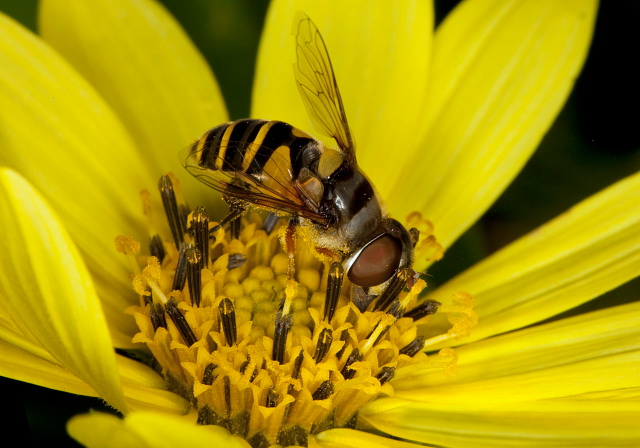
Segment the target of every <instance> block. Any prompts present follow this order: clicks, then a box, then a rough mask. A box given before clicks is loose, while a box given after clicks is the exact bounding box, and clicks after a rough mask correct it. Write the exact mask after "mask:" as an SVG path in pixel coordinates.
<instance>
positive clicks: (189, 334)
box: [166, 299, 197, 347]
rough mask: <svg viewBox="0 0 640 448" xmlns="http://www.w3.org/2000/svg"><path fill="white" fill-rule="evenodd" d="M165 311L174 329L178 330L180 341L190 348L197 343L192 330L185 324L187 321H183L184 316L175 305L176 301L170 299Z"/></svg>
mask: <svg viewBox="0 0 640 448" xmlns="http://www.w3.org/2000/svg"><path fill="white" fill-rule="evenodd" d="M166 311H167V314H168V315H169V317H170V318H171V320H172V321H173V323H174V324H175V326H176V328H178V331H179V332H180V335H181V336H182V339H184V342H185V344H187V346H188V347H191V346H192V345H193V344H195V343H196V341H197V339H196V336H195V335H194V334H193V330H192V329H191V327H190V326H189V324H188V323H187V319H185V317H184V314H182V311H180V310H179V309H178V305H177V304H176V301H175V300H174V299H171V300H169V302H167V308H166Z"/></svg>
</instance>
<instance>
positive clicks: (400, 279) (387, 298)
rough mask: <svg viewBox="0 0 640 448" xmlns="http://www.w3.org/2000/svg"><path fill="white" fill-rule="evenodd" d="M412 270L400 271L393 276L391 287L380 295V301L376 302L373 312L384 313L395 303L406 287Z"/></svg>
mask: <svg viewBox="0 0 640 448" xmlns="http://www.w3.org/2000/svg"><path fill="white" fill-rule="evenodd" d="M408 271H410V269H406V268H405V269H400V270H398V272H396V274H395V275H394V276H393V278H392V279H391V281H390V282H389V285H387V287H386V288H385V290H384V291H383V292H382V294H380V297H378V300H376V303H375V305H374V306H373V311H384V310H385V309H386V308H387V307H388V306H389V305H390V304H391V302H393V301H394V300H395V299H396V298H397V297H398V294H400V292H402V289H403V288H404V287H405V285H406V280H407V274H408Z"/></svg>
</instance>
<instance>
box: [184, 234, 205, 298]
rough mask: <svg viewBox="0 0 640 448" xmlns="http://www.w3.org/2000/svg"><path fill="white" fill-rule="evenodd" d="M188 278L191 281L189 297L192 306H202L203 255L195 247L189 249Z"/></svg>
mask: <svg viewBox="0 0 640 448" xmlns="http://www.w3.org/2000/svg"><path fill="white" fill-rule="evenodd" d="M186 258H187V269H186V270H187V277H188V279H189V297H191V304H192V305H195V306H200V300H201V298H202V276H201V274H200V270H201V268H202V255H201V253H200V251H199V250H198V249H197V248H195V247H190V248H189V249H187V257H186Z"/></svg>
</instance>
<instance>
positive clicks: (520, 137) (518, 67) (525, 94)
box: [389, 0, 597, 269]
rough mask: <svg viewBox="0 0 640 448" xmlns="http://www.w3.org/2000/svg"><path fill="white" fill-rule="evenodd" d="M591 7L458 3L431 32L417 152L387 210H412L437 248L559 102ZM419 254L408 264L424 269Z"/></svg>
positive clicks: (520, 156) (591, 1)
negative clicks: (430, 229)
mask: <svg viewBox="0 0 640 448" xmlns="http://www.w3.org/2000/svg"><path fill="white" fill-rule="evenodd" d="M596 8H597V1H596V0H587V1H585V0H567V1H556V0H519V1H510V2H505V1H503V0H469V1H465V2H463V3H461V4H460V5H459V7H457V8H456V9H455V10H454V11H453V12H452V13H451V15H450V16H449V17H447V19H446V20H445V22H444V23H443V24H442V26H441V27H439V28H438V30H437V33H436V38H435V41H434V46H433V63H432V74H431V78H430V83H429V92H428V98H429V108H428V114H426V115H425V117H424V119H425V121H426V122H427V124H428V127H429V130H428V131H427V134H426V137H425V138H424V139H423V140H422V141H420V142H419V143H420V145H421V147H422V151H421V152H420V153H419V155H416V156H415V157H413V158H411V159H410V160H409V161H408V162H407V163H406V164H405V165H404V169H403V170H401V173H402V177H401V178H399V182H398V183H397V185H396V186H395V188H394V189H393V190H392V192H391V197H392V198H393V200H391V201H390V203H389V206H390V209H391V211H392V212H393V213H395V214H396V215H397V216H401V217H403V216H406V215H407V214H408V213H410V212H411V211H413V210H419V211H421V212H422V213H423V215H424V216H425V217H427V218H428V219H430V220H431V221H432V222H433V224H434V226H435V235H436V237H437V238H438V241H440V243H442V244H443V245H444V246H445V247H447V246H450V245H451V243H452V242H453V241H454V240H455V239H456V238H457V237H458V236H459V235H460V234H461V233H462V232H464V231H465V230H466V229H467V228H468V227H469V226H470V225H471V224H473V222H474V221H475V220H476V219H477V218H478V217H479V216H480V215H481V214H482V213H483V212H484V211H485V210H486V209H487V208H488V207H489V206H490V205H491V204H492V203H493V202H494V201H495V199H496V198H497V197H498V196H499V195H500V193H501V192H502V191H503V190H504V189H505V188H506V186H507V185H508V184H509V183H510V182H511V180H512V179H513V178H514V177H515V176H516V174H517V173H518V172H519V171H520V169H521V168H522V166H523V165H524V164H525V162H526V161H527V160H528V158H529V157H530V155H531V154H532V152H533V151H534V150H535V148H536V147H537V145H538V143H539V142H540V140H541V139H542V137H543V136H544V134H545V133H546V131H547V129H548V128H549V126H550V125H551V123H552V121H553V120H554V119H555V117H556V115H557V113H558V112H559V110H560V108H561V107H562V105H563V104H564V102H565V100H566V98H567V96H568V94H569V92H570V91H571V89H572V87H573V83H574V81H575V79H576V77H577V75H578V73H579V72H580V69H581V67H582V64H583V61H584V59H585V56H586V53H587V49H588V46H589V42H590V39H591V35H592V31H593V24H594V18H595V14H596ZM409 173H413V175H411V176H409ZM416 192H418V193H416ZM420 255H421V254H418V266H417V268H418V269H421V268H422V267H423V266H424V265H425V262H424V261H423V260H421V257H420Z"/></svg>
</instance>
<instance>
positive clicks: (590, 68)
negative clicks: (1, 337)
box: [0, 0, 640, 446]
mask: <svg viewBox="0 0 640 448" xmlns="http://www.w3.org/2000/svg"><path fill="white" fill-rule="evenodd" d="M161 3H163V4H164V5H165V6H166V7H167V8H168V9H169V10H170V11H171V12H172V13H173V14H174V16H175V17H176V18H177V19H178V21H180V23H182V25H183V26H184V28H185V29H186V31H187V33H188V34H189V35H190V36H191V38H192V39H193V41H194V42H195V44H196V46H197V47H198V48H199V49H200V51H201V52H202V53H203V54H204V55H205V57H206V58H207V60H208V61H209V63H210V64H211V66H212V67H213V70H214V72H215V74H216V77H217V79H218V82H219V83H220V86H221V88H222V91H223V93H224V96H225V99H226V102H227V105H228V108H229V111H230V115H231V117H232V118H233V119H236V118H243V117H246V116H248V115H249V106H250V95H251V86H252V81H253V69H254V61H255V58H256V53H257V46H258V41H259V38H260V33H261V29H262V23H263V20H264V16H265V13H266V10H267V7H268V1H267V0H191V1H179V0H161ZM435 3H436V17H437V21H438V22H439V21H441V20H442V18H443V17H445V16H446V14H447V13H448V12H449V11H450V10H451V9H452V8H453V7H454V6H455V5H456V4H457V3H458V1H457V0H436V2H435ZM602 3H603V4H602V5H601V9H600V11H599V15H598V21H597V25H596V32H595V37H594V40H593V44H592V48H591V51H590V53H589V57H588V59H587V62H586V65H585V68H584V70H583V72H582V74H581V75H580V77H579V79H578V81H577V84H576V87H575V89H574V91H573V93H572V94H571V97H570V98H569V101H568V102H567V104H566V106H565V107H564V109H563V110H562V112H561V114H560V116H559V117H558V119H557V120H556V122H555V124H554V125H553V127H552V128H551V130H550V131H549V133H548V135H547V136H546V137H545V139H544V141H543V143H542V145H541V146H540V148H539V150H538V151H537V152H536V154H535V155H534V156H533V157H532V159H531V160H530V161H529V163H528V164H527V165H526V167H525V169H524V171H523V172H522V173H521V174H520V175H519V176H518V178H517V179H516V180H515V182H514V183H513V184H512V185H511V186H510V187H509V188H508V189H507V191H506V192H505V193H504V194H503V195H502V197H501V198H500V199H499V200H498V201H497V203H496V204H494V205H493V207H492V208H491V209H490V210H489V211H488V212H487V213H486V215H485V216H484V217H483V218H482V219H481V220H480V221H479V222H478V223H477V224H476V225H475V226H473V227H472V228H471V229H470V230H469V231H468V232H467V233H466V234H465V235H464V236H463V237H462V238H461V239H460V240H459V241H458V242H457V243H456V244H455V245H454V246H453V247H452V248H451V249H450V250H449V251H448V252H447V256H446V257H445V258H444V260H443V261H442V262H440V263H437V264H436V265H434V266H433V268H432V269H431V270H430V272H429V273H430V279H429V280H430V286H436V285H437V284H440V283H442V282H444V281H446V280H447V279H448V278H450V277H451V276H453V275H455V274H456V273H458V272H460V271H462V270H463V269H465V268H467V267H469V266H471V265H472V264H473V263H475V262H476V261H478V260H480V259H482V258H483V257H485V256H486V255H487V254H490V253H492V252H494V251H495V250H497V249H499V248H500V247H502V246H504V245H505V244H507V243H508V242H510V241H513V240H514V239H516V238H517V237H519V236H521V235H524V234H525V233H527V232H528V231H530V230H532V229H534V228H536V227H537V226H539V225H540V224H542V223H544V222H546V221H548V220H549V219H551V218H553V217H554V216H556V215H558V214H560V213H561V212H563V211H564V210H566V209H567V208H569V207H570V206H571V205H573V204H575V203H577V202H579V201H580V200H582V199H584V198H585V197H587V196H589V195H591V194H593V193H595V192H597V191H599V190H601V189H602V188H604V187H606V186H608V185H610V184H611V183H613V182H615V181H616V180H618V179H621V178H623V177H625V176H628V175H630V174H633V173H635V172H637V171H638V169H640V151H639V149H640V132H639V129H640V128H639V126H640V112H639V110H640V107H639V106H640V82H639V81H640V78H639V75H638V71H637V68H636V67H635V63H636V61H637V59H638V55H639V54H640V28H639V27H638V26H637V24H638V23H640V1H638V0H618V1H616V2H612V1H604V2H602ZM36 8H37V1H36V0H0V11H2V12H4V13H6V14H8V15H10V16H12V17H14V18H15V19H16V20H18V21H20V22H21V23H23V24H24V25H25V26H26V27H28V28H30V29H32V30H34V31H35V30H36ZM211 124H212V125H215V124H217V123H211ZM638 212H639V213H640V210H639V211H638ZM639 296H640V281H638V280H636V281H632V282H630V283H628V284H626V285H624V286H622V287H620V288H618V289H616V290H614V291H612V292H610V293H608V294H606V295H604V296H602V297H600V298H599V299H597V300H595V301H593V302H591V303H589V304H587V305H585V306H583V307H581V308H580V309H579V310H577V311H578V312H581V311H584V310H587V309H593V308H599V307H606V306H611V305H614V304H618V303H623V302H629V301H635V300H638V297H639ZM0 388H1V390H2V391H3V396H4V397H5V400H4V402H3V403H4V405H5V407H8V412H10V413H11V415H12V416H11V417H10V418H9V419H6V418H5V419H3V421H2V423H1V424H0V428H2V429H4V430H5V434H7V435H9V434H12V433H16V432H17V433H18V435H17V437H18V440H20V445H21V446H74V442H73V441H72V440H71V439H69V438H68V437H67V436H66V433H65V430H64V425H65V422H66V421H67V420H68V419H69V418H70V417H71V416H73V415H75V414H78V413H82V412H87V411H88V410H89V409H99V410H105V407H104V406H103V405H102V404H101V403H100V401H99V400H97V399H89V398H84V397H75V396H71V395H68V394H64V393H61V392H56V391H51V390H48V389H43V388H39V387H36V386H31V385H27V384H23V383H20V382H17V381H12V380H7V379H4V378H0Z"/></svg>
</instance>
